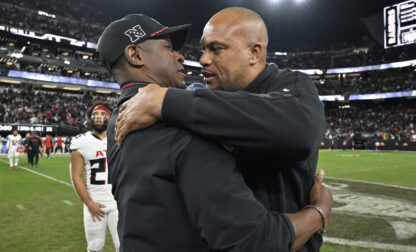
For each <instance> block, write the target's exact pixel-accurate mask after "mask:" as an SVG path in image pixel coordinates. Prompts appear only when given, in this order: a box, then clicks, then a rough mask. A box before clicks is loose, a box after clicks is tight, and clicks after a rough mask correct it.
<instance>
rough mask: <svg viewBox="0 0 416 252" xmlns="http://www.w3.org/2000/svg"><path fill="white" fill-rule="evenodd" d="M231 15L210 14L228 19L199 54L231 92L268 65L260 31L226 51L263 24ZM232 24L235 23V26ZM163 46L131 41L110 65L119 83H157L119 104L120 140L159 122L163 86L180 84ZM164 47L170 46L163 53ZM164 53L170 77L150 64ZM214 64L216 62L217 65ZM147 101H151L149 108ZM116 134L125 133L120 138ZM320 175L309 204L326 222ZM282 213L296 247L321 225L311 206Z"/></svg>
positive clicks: (177, 58)
mask: <svg viewBox="0 0 416 252" xmlns="http://www.w3.org/2000/svg"><path fill="white" fill-rule="evenodd" d="M232 13H233V12H232ZM220 14H221V13H220ZM229 14H230V13H227V12H226V13H222V14H221V15H219V16H218V17H217V18H219V19H218V20H217V19H216V16H214V17H213V18H212V19H211V20H210V22H209V23H208V24H207V26H208V27H209V26H210V24H215V23H216V22H220V23H224V22H225V21H224V19H225V20H228V19H229V20H228V21H229V23H227V25H225V26H223V27H222V30H221V32H219V33H215V34H216V36H215V39H209V37H208V36H205V34H206V29H207V28H206V29H204V36H203V38H202V39H201V45H202V46H203V47H204V49H205V51H204V55H205V56H204V55H203V56H202V57H201V64H202V66H203V73H204V71H205V72H208V71H210V73H213V74H214V75H213V78H212V79H210V80H209V81H210V82H211V85H212V86H218V85H222V86H223V88H224V89H226V90H230V91H231V90H239V89H242V88H244V87H245V86H247V85H248V84H250V82H251V81H252V80H254V79H255V78H256V77H257V75H258V74H260V73H261V72H262V71H263V70H264V67H265V64H266V61H265V60H266V57H265V50H266V46H267V33H266V37H262V36H264V34H265V33H264V32H261V31H260V32H259V34H258V36H260V40H259V42H256V43H248V42H247V40H246V39H241V40H242V42H241V43H240V44H238V45H239V46H241V47H244V53H242V55H238V56H235V55H233V54H235V53H236V52H238V50H237V49H238V48H239V47H238V48H237V49H235V51H234V49H233V51H230V52H228V51H227V50H231V49H232V48H233V47H232V46H231V45H229V44H228V43H231V41H232V40H238V39H235V37H236V36H243V34H244V30H245V29H253V27H254V28H257V29H259V27H260V28H261V25H259V24H256V23H255V22H254V23H252V24H250V25H249V26H247V27H246V26H243V27H240V26H241V25H240V24H239V23H238V22H236V21H237V19H236V17H235V16H233V15H229ZM227 16H228V18H227ZM246 23H247V22H246ZM248 23H250V22H248ZM233 26H236V27H234V28H233ZM214 27H215V26H214ZM231 28H233V29H234V30H233V32H232V34H231V35H230V37H229V39H228V40H227V39H226V38H227V37H225V38H224V40H221V41H222V42H223V43H217V42H218V41H219V40H220V38H219V35H220V34H221V33H223V35H224V32H225V31H226V30H230V29H231ZM208 30H209V29H208ZM210 34H211V33H210ZM211 35H212V34H211ZM211 35H210V36H211ZM212 36H213V35H212ZM254 37H256V36H254ZM233 38H234V39H233ZM261 38H263V40H261ZM213 41H214V42H213ZM164 45H165V44H164V43H160V44H158V43H156V42H155V41H153V40H147V41H145V42H143V43H141V44H140V45H138V46H137V45H129V46H127V47H126V49H125V55H124V56H123V57H122V59H121V60H120V61H119V62H118V63H117V64H116V66H115V67H114V68H115V69H113V74H114V77H115V79H116V80H117V82H118V83H122V82H124V81H127V80H142V81H147V82H153V83H158V84H150V85H148V86H147V87H145V88H141V89H140V92H139V93H138V94H137V95H136V96H134V97H133V98H131V99H130V100H129V101H127V102H126V103H124V104H123V105H122V107H121V110H120V111H121V112H120V115H122V114H123V113H124V116H123V117H121V118H120V116H119V117H118V124H117V126H116V127H117V128H116V138H117V139H116V140H117V141H118V142H119V143H120V144H121V142H122V140H124V138H125V136H126V135H127V134H128V132H131V131H133V130H136V129H137V128H146V127H148V126H151V125H153V124H154V123H156V122H158V121H159V120H160V111H161V108H162V102H163V98H164V96H165V94H166V91H167V88H165V87H179V88H181V87H182V83H183V80H184V77H185V76H184V74H183V72H181V71H179V70H178V69H183V68H182V63H183V60H184V59H183V56H182V55H180V54H179V53H177V52H176V51H173V50H171V49H169V48H164ZM227 46H228V47H227ZM217 47H221V49H219V51H220V52H219V53H218V51H217V50H218V48H217ZM165 49H169V50H168V51H164V50H165ZM146 50H148V51H146ZM151 52H152V53H151ZM160 53H162V54H160ZM225 53H226V55H225V56H227V55H228V57H235V58H233V59H232V60H234V61H231V62H240V63H239V64H244V66H243V67H240V68H241V69H240V68H239V67H238V66H229V65H231V64H227V61H225V60H226V59H227V60H228V57H223V58H218V56H219V55H224V54H225ZM208 54H209V55H208ZM208 56H210V58H208ZM215 56H217V57H215ZM157 57H159V58H157ZM165 57H167V58H168V59H169V60H167V62H168V63H167V64H166V65H164V67H171V69H172V71H171V70H169V71H166V70H164V71H165V72H169V73H171V74H170V78H171V79H170V80H169V79H168V78H165V76H161V75H160V74H159V73H160V71H162V70H163V68H162V67H161V68H159V67H154V66H158V64H159V63H160V62H162V60H160V59H161V58H162V59H165ZM171 59H172V61H171ZM253 60H254V61H255V62H256V63H255V64H251V62H252V61H253ZM163 61H164V60H163ZM223 61H225V62H223ZM216 62H217V64H215V63H216ZM221 62H223V63H221ZM220 63H221V64H220ZM240 70H241V72H245V73H246V75H245V76H247V78H246V79H245V80H244V81H241V82H237V79H238V74H241V72H235V71H240ZM178 71H179V72H178ZM207 76H208V75H206V77H207ZM222 80H224V81H230V82H229V85H224V84H223V81H222ZM155 101H157V102H155ZM149 104H151V105H150V106H149ZM142 106H144V107H145V110H147V111H145V112H143V110H142V109H140V108H141V107H142ZM149 110H152V111H153V112H151V113H149ZM126 111H127V112H126ZM141 111H142V112H143V113H142V112H141ZM132 116H133V117H134V118H140V120H141V121H142V122H145V123H144V124H141V125H140V127H137V125H135V124H134V123H133V124H131V123H126V122H125V121H124V120H128V118H132ZM132 125H135V126H132ZM126 127H127V128H126ZM135 127H136V128H135ZM120 132H123V137H122V139H121V141H120ZM126 132H127V133H126ZM124 133H125V134H124ZM323 178H324V172H323V171H322V170H321V171H319V172H318V173H317V175H316V176H315V183H314V186H313V187H312V190H311V198H310V203H311V204H315V205H317V206H319V207H321V208H322V209H323V210H324V211H325V214H326V216H327V218H328V220H329V218H330V213H331V208H332V205H333V199H332V194H331V192H330V190H329V189H328V188H326V187H325V186H323V185H322V181H323ZM285 215H286V216H287V217H288V218H289V219H290V220H291V222H292V225H293V228H294V230H295V234H296V240H295V244H294V248H293V250H294V251H295V250H297V249H298V248H300V247H301V246H302V245H303V244H304V243H305V242H306V241H307V240H308V239H309V238H310V237H311V236H312V235H313V234H314V233H316V232H317V231H318V230H319V229H320V228H322V226H323V223H322V218H321V215H320V214H319V212H318V211H317V210H315V209H304V210H301V211H299V212H296V213H287V214H285Z"/></svg>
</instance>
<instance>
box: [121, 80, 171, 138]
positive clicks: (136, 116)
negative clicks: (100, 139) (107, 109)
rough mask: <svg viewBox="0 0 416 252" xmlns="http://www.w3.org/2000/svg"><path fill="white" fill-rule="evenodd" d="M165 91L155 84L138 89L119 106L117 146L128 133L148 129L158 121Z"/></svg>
mask: <svg viewBox="0 0 416 252" xmlns="http://www.w3.org/2000/svg"><path fill="white" fill-rule="evenodd" d="M167 90H168V89H167V88H162V87H160V86H159V85H157V84H149V85H147V86H146V87H144V88H139V92H138V93H137V94H136V95H135V96H133V97H132V98H131V99H130V100H128V101H127V102H125V103H124V104H123V105H122V106H121V108H120V113H119V115H118V119H117V123H116V141H117V143H118V144H119V145H121V144H122V143H123V141H124V139H125V138H126V136H127V135H128V134H129V133H130V132H132V131H136V130H139V129H144V128H147V127H150V126H152V125H153V124H155V123H156V122H158V121H159V120H160V118H161V113H162V104H163V99H164V98H165V94H166V91H167Z"/></svg>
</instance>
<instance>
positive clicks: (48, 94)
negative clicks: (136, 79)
mask: <svg viewBox="0 0 416 252" xmlns="http://www.w3.org/2000/svg"><path fill="white" fill-rule="evenodd" d="M97 99H103V100H107V101H111V102H113V103H114V104H115V102H116V99H117V98H116V97H115V96H114V95H98V94H95V93H91V92H87V91H84V92H77V93H75V92H69V91H63V90H53V91H52V90H45V89H41V88H37V87H34V86H30V85H21V86H20V85H19V86H17V85H7V86H5V85H0V100H1V106H0V122H6V123H20V124H59V125H70V126H73V127H77V128H79V129H80V130H82V129H84V128H86V127H87V120H86V115H85V113H86V111H87V109H88V108H89V107H90V106H91V105H92V102H93V101H94V100H97Z"/></svg>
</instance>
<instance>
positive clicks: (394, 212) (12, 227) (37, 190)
mask: <svg viewBox="0 0 416 252" xmlns="http://www.w3.org/2000/svg"><path fill="white" fill-rule="evenodd" d="M68 165H69V156H53V157H52V158H51V159H49V160H47V159H46V158H41V159H40V161H39V168H37V169H32V168H30V169H29V168H28V167H29V166H28V165H27V161H26V157H21V158H20V162H19V166H20V168H19V170H17V171H15V170H10V169H9V165H8V160H7V158H6V157H5V156H2V157H0V199H1V201H0V216H1V219H0V251H42V252H44V251H74V252H76V251H85V250H86V241H85V236H84V230H83V223H82V204H81V201H80V199H79V198H78V196H77V195H76V193H75V191H74V189H73V188H72V185H71V182H70V179H69V167H68ZM318 168H320V169H324V170H325V173H326V176H327V177H326V178H325V184H326V185H327V186H328V187H330V188H331V189H332V192H333V195H334V199H335V205H334V209H333V214H332V218H331V224H330V227H329V229H328V232H327V233H326V235H325V237H324V240H325V243H324V244H325V245H324V246H323V248H322V250H321V251H337V252H338V251H341V252H342V251H416V210H415V209H416V154H415V153H387V152H383V153H374V152H357V151H356V152H351V151H331V152H330V151H322V152H321V154H320V159H319V165H318ZM30 171H34V172H36V173H33V172H30ZM45 176H47V177H45ZM368 182H370V183H368ZM104 251H114V249H113V245H112V241H111V238H110V236H109V235H107V242H106V247H105V250H104Z"/></svg>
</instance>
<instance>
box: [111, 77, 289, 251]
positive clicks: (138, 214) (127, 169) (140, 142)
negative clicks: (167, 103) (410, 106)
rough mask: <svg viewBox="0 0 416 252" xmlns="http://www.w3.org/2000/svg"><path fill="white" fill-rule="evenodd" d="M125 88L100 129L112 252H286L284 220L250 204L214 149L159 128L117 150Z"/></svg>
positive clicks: (130, 91) (128, 93) (228, 161)
mask: <svg viewBox="0 0 416 252" xmlns="http://www.w3.org/2000/svg"><path fill="white" fill-rule="evenodd" d="M129 84H131V83H128V84H125V85H124V86H125V88H124V89H123V90H122V93H121V96H120V99H119V101H118V106H117V107H116V109H115V110H114V112H113V114H112V117H111V120H110V122H109V126H108V131H107V136H108V138H107V139H108V143H107V144H108V146H107V147H108V149H107V151H108V153H107V154H108V155H107V156H108V165H109V173H110V180H111V181H112V186H113V194H114V196H115V199H116V201H117V205H118V210H119V222H118V234H119V238H120V243H121V247H120V251H122V252H124V251H152V252H158V251H161V252H162V251H181V252H182V251H183V252H198V251H247V252H254V251H255V252H260V251H265V252H266V251H270V252H272V251H273V252H274V251H290V250H291V248H292V247H293V243H294V239H295V234H294V231H293V227H292V224H291V223H290V220H289V219H288V218H287V217H286V216H284V215H281V214H278V213H271V212H268V211H267V210H266V209H265V208H264V206H263V205H262V204H261V203H260V202H259V201H257V200H256V199H255V197H254V195H253V193H252V192H251V190H250V189H249V188H248V187H247V185H246V184H245V183H244V179H243V177H242V176H241V173H240V172H239V170H238V169H237V168H236V163H235V158H234V157H233V155H231V154H230V153H229V152H227V151H226V150H224V149H223V148H222V147H221V146H219V145H216V144H213V143H209V142H207V141H202V140H201V139H199V138H197V137H194V136H192V135H191V134H190V133H188V132H186V131H183V130H181V129H178V128H172V127H167V126H165V125H164V124H162V123H158V124H156V125H154V126H152V127H149V128H147V129H144V130H140V131H136V132H133V133H130V134H129V135H128V136H127V137H126V139H125V141H124V142H123V144H122V146H121V147H118V146H117V144H116V142H115V140H114V133H115V132H114V126H115V122H116V120H117V116H118V113H119V106H120V105H121V104H122V103H123V102H125V101H126V100H128V99H129V98H130V97H132V96H133V95H135V94H136V93H137V88H138V86H139V85H134V84H133V85H129Z"/></svg>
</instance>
